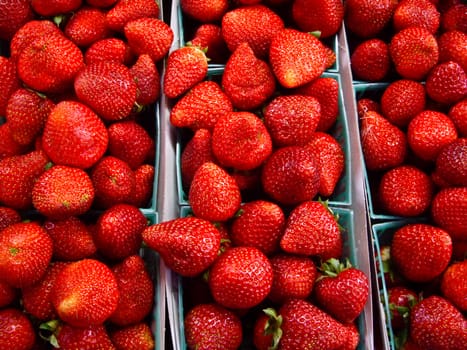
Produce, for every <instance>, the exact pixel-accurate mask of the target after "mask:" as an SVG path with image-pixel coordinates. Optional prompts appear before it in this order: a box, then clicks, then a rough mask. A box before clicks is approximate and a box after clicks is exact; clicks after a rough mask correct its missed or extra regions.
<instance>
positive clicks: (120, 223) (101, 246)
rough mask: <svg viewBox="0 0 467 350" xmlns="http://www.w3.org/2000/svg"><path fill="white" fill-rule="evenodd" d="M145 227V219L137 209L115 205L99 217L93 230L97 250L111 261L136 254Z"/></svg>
mask: <svg viewBox="0 0 467 350" xmlns="http://www.w3.org/2000/svg"><path fill="white" fill-rule="evenodd" d="M146 226H147V223H146V218H145V216H144V215H143V213H142V212H141V211H140V210H139V209H138V208H136V207H134V206H132V205H129V204H116V205H114V206H113V207H111V208H109V209H107V210H105V211H104V212H103V213H102V214H101V215H100V216H99V219H98V221H97V224H96V226H95V229H94V241H95V243H96V246H97V249H98V250H99V252H100V253H102V254H103V255H104V256H105V257H107V258H109V259H113V260H117V259H124V258H127V257H128V256H130V255H133V254H137V253H138V250H139V248H140V247H141V243H142V240H143V238H142V236H141V233H142V232H143V230H144V229H145V228H146Z"/></svg>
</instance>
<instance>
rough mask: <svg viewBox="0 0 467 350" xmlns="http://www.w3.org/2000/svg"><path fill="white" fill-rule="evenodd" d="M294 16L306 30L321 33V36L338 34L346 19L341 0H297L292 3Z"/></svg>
mask: <svg viewBox="0 0 467 350" xmlns="http://www.w3.org/2000/svg"><path fill="white" fill-rule="evenodd" d="M292 18H293V20H294V22H295V23H296V24H297V26H298V27H299V28H300V29H301V30H302V31H304V32H315V31H318V32H319V33H320V38H327V37H330V36H332V35H335V34H337V32H338V31H339V29H340V27H341V25H342V20H343V19H344V5H343V3H342V1H340V0H325V1H316V0H297V1H294V2H293V5H292Z"/></svg>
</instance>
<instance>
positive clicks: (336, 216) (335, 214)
mask: <svg viewBox="0 0 467 350" xmlns="http://www.w3.org/2000/svg"><path fill="white" fill-rule="evenodd" d="M318 202H319V203H321V204H322V205H323V206H324V207H325V208H326V209H327V210H328V211H329V212H330V213H331V214H332V216H333V217H334V219H335V220H336V222H337V226H338V227H339V231H340V232H344V231H345V228H344V227H343V226H342V225H341V224H339V214H337V213H334V211H333V210H332V209H331V208H329V200H327V199H326V200H323V199H321V197H318Z"/></svg>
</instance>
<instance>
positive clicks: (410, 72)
mask: <svg viewBox="0 0 467 350" xmlns="http://www.w3.org/2000/svg"><path fill="white" fill-rule="evenodd" d="M389 55H390V56H391V59H392V62H393V64H394V67H395V69H396V71H397V73H399V75H400V76H402V78H406V79H412V80H422V79H423V78H425V77H426V75H427V74H428V72H429V71H430V70H431V69H432V68H433V67H434V66H435V65H436V63H437V62H438V57H439V52H438V43H437V41H436V38H435V36H434V35H433V34H431V33H430V32H429V31H428V30H427V29H424V28H421V27H409V28H405V29H402V30H401V31H400V32H398V33H396V34H395V35H393V37H392V38H391V42H390V44H389Z"/></svg>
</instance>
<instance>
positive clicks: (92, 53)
mask: <svg viewBox="0 0 467 350" xmlns="http://www.w3.org/2000/svg"><path fill="white" fill-rule="evenodd" d="M133 56H134V55H133V52H131V49H130V46H129V45H128V43H126V42H125V41H123V40H122V39H119V38H115V37H111V38H105V39H100V40H98V41H96V42H94V43H93V44H91V46H89V47H88V48H87V50H86V51H85V53H84V62H86V64H87V65H89V64H92V63H96V62H101V61H115V62H120V63H122V64H130V62H132V61H133Z"/></svg>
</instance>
